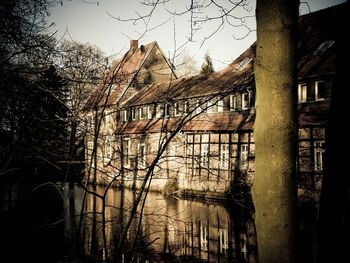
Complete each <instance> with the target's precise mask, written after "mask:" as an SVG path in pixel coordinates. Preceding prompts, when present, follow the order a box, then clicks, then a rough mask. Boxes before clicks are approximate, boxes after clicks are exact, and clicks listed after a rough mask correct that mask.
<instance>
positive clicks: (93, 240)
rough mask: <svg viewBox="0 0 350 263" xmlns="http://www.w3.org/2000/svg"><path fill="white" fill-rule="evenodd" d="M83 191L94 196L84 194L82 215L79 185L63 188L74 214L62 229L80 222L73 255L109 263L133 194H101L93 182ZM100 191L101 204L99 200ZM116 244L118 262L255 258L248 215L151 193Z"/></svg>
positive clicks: (253, 240) (133, 200) (114, 190)
mask: <svg viewBox="0 0 350 263" xmlns="http://www.w3.org/2000/svg"><path fill="white" fill-rule="evenodd" d="M89 190H91V191H92V192H96V193H97V194H98V195H100V196H97V195H94V194H87V195H86V200H85V209H84V213H83V214H82V215H81V214H80V209H81V204H82V203H81V202H82V200H83V196H84V191H83V190H82V189H81V188H79V187H74V189H70V190H69V191H68V190H67V192H66V195H67V196H69V198H68V199H67V200H70V201H69V204H70V206H69V208H70V210H71V211H70V214H71V215H73V214H74V216H71V217H66V218H67V219H66V229H67V230H69V231H67V232H69V233H76V232H77V231H76V230H77V229H78V227H79V222H81V224H82V226H81V231H80V240H81V242H82V244H81V245H80V249H78V250H79V251H78V255H80V256H82V255H84V257H87V258H88V259H89V260H93V261H95V262H101V261H113V259H114V258H115V256H116V249H117V245H118V243H119V241H120V238H121V233H122V232H123V231H124V230H125V229H126V225H127V222H128V220H129V217H130V213H131V210H132V206H133V204H134V203H135V199H136V193H134V192H133V191H131V190H120V189H109V190H108V191H107V192H106V194H105V193H104V191H105V188H104V187H99V186H97V187H95V188H94V189H93V188H91V189H89ZM104 194H105V206H104V205H103V202H102V198H101V196H103V195H104ZM72 198H73V199H74V200H73V199H72ZM141 205H143V209H141ZM140 218H141V219H140ZM72 228H75V231H72V230H73V229H72ZM68 238H69V237H68ZM70 238H72V236H71V237H70ZM66 243H67V244H68V243H69V242H66ZM122 243H123V255H122V258H123V261H124V262H130V261H133V262H160V261H165V262H166V261H171V260H172V259H176V258H178V259H179V258H180V259H181V261H182V262H186V261H187V262H196V261H197V262H199V261H205V262H256V238H255V229H254V224H253V221H252V219H251V217H250V216H249V214H248V213H245V212H244V211H242V210H239V209H233V208H230V209H228V208H226V207H225V206H224V205H221V204H208V203H203V202H199V201H187V200H176V199H174V198H172V197H170V198H169V197H167V198H166V197H164V196H162V195H161V194H159V193H154V192H149V193H148V195H147V198H146V200H141V202H140V206H139V207H138V211H137V214H136V215H135V216H134V217H133V220H132V222H131V224H130V227H129V228H128V229H127V230H126V238H125V240H123V242H122Z"/></svg>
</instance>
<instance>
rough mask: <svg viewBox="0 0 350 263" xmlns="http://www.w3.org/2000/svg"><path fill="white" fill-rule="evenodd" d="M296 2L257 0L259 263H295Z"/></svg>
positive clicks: (256, 200) (254, 194)
mask: <svg viewBox="0 0 350 263" xmlns="http://www.w3.org/2000/svg"><path fill="white" fill-rule="evenodd" d="M298 6H299V1H297V0H288V1H286V0H260V1H259V0H258V1H257V9H256V18H257V47H256V61H255V82H256V121H255V126H254V131H255V135H254V136H255V144H256V172H255V182H254V186H253V200H254V205H255V212H256V214H255V224H256V228H257V238H258V257H259V262H260V263H264V262H284V263H288V262H294V261H295V245H294V235H295V209H296V182H295V161H296V154H295V153H296V127H297V117H296V116H297V115H296V103H297V102H296V99H297V96H296V90H297V89H296V80H297V78H296V61H297V60H296V41H297V35H296V31H297V30H296V29H297V22H298Z"/></svg>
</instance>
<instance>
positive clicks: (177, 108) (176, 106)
mask: <svg viewBox="0 0 350 263" xmlns="http://www.w3.org/2000/svg"><path fill="white" fill-rule="evenodd" d="M179 115H180V104H179V103H178V102H175V103H174V116H179Z"/></svg>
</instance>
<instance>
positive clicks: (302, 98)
mask: <svg viewBox="0 0 350 263" xmlns="http://www.w3.org/2000/svg"><path fill="white" fill-rule="evenodd" d="M303 102H307V84H306V83H299V84H298V103H303Z"/></svg>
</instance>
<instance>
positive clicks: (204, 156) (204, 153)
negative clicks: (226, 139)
mask: <svg viewBox="0 0 350 263" xmlns="http://www.w3.org/2000/svg"><path fill="white" fill-rule="evenodd" d="M208 149H209V145H208V144H206V143H205V144H201V166H202V167H207V166H208V159H209V158H208Z"/></svg>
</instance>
